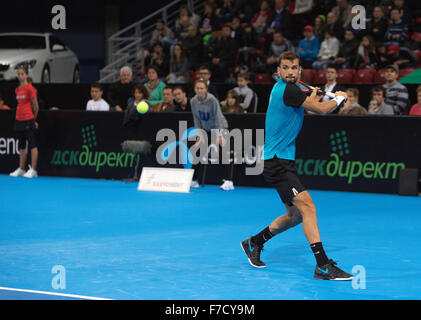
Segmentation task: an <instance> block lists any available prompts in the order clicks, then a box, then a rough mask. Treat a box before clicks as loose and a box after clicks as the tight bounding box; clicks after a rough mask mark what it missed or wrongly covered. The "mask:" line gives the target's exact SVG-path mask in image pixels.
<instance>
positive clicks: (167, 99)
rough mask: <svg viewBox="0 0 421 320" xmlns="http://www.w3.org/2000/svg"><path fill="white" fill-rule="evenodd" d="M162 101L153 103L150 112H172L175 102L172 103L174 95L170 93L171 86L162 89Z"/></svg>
mask: <svg viewBox="0 0 421 320" xmlns="http://www.w3.org/2000/svg"><path fill="white" fill-rule="evenodd" d="M162 97H163V98H162V99H163V101H162V102H159V103H157V104H155V105H154V106H153V107H152V110H151V111H152V112H174V111H175V104H174V96H173V93H172V88H171V87H165V88H164V89H163V90H162Z"/></svg>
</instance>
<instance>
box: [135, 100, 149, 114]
mask: <svg viewBox="0 0 421 320" xmlns="http://www.w3.org/2000/svg"><path fill="white" fill-rule="evenodd" d="M136 109H137V112H139V113H142V114H143V113H146V112H148V110H149V105H148V104H147V103H146V102H145V101H141V102H139V103H138V104H137V106H136Z"/></svg>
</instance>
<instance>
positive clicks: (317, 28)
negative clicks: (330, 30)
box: [314, 14, 333, 42]
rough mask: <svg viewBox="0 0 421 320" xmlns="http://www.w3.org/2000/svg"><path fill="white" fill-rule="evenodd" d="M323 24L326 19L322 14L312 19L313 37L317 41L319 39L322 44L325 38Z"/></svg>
mask: <svg viewBox="0 0 421 320" xmlns="http://www.w3.org/2000/svg"><path fill="white" fill-rule="evenodd" d="M325 23H326V17H325V16H324V15H322V14H320V15H318V16H317V17H316V18H314V35H315V36H316V37H317V39H319V41H320V42H322V41H323V40H324V37H325ZM332 35H333V34H332Z"/></svg>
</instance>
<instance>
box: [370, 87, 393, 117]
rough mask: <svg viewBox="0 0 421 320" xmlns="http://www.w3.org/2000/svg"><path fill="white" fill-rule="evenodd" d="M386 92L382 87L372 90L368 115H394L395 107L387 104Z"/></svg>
mask: <svg viewBox="0 0 421 320" xmlns="http://www.w3.org/2000/svg"><path fill="white" fill-rule="evenodd" d="M385 94H386V90H385V89H384V88H383V87H382V86H375V87H374V88H373V89H371V101H370V106H369V107H368V113H369V114H373V115H394V114H395V113H394V111H393V107H392V106H391V105H389V104H387V103H386V102H385V97H386V96H385Z"/></svg>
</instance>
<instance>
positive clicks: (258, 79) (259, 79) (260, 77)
mask: <svg viewBox="0 0 421 320" xmlns="http://www.w3.org/2000/svg"><path fill="white" fill-rule="evenodd" d="M254 83H272V78H271V76H270V75H268V74H267V73H256V74H255V75H254Z"/></svg>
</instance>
